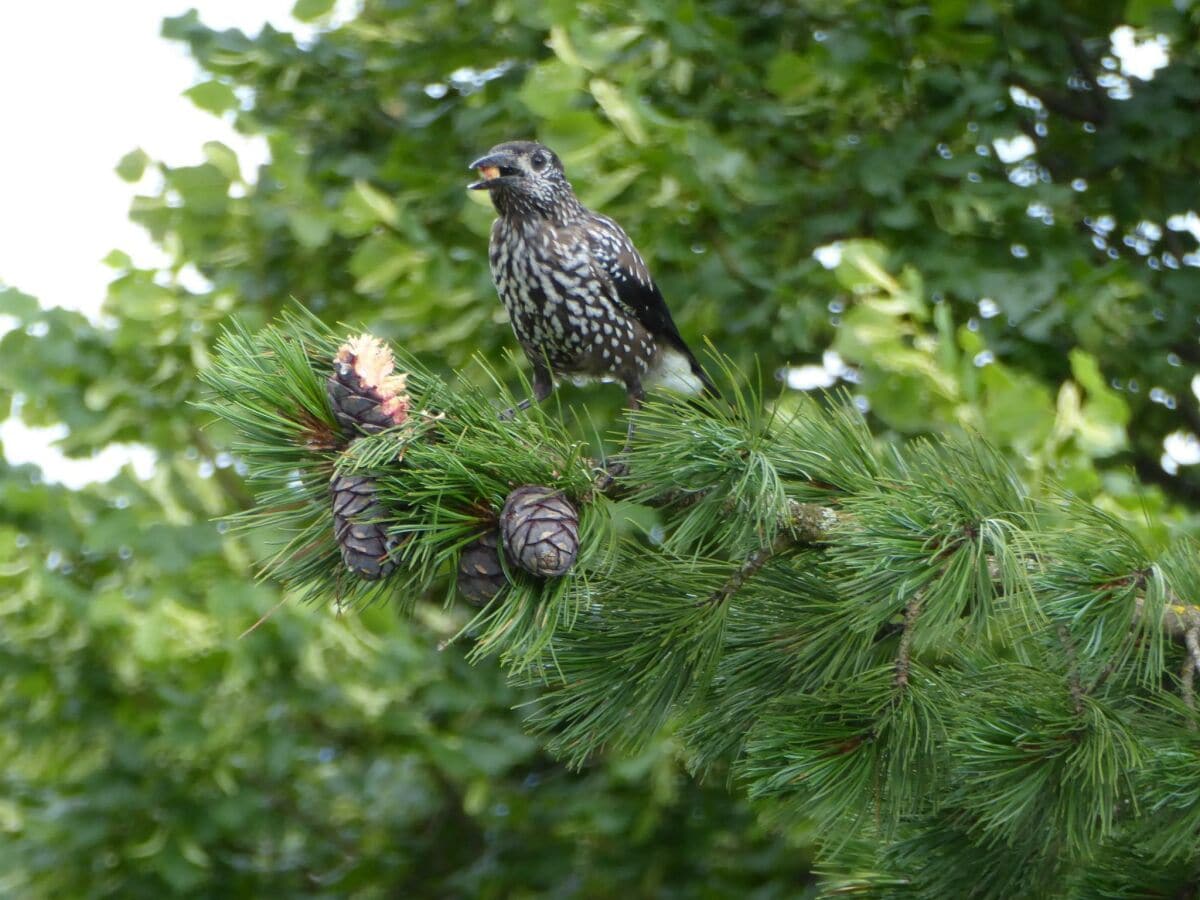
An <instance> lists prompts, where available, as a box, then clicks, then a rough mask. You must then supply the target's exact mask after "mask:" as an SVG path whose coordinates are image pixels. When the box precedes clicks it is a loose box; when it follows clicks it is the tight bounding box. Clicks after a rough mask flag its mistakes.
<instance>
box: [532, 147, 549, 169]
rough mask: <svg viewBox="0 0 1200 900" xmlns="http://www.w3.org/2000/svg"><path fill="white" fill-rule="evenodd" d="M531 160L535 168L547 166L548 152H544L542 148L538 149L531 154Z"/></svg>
mask: <svg viewBox="0 0 1200 900" xmlns="http://www.w3.org/2000/svg"><path fill="white" fill-rule="evenodd" d="M529 161H530V162H531V163H533V167H534V168H535V169H544V168H546V154H545V153H543V152H542V151H541V150H539V151H537V153H535V154H533V156H531V157H530V158H529Z"/></svg>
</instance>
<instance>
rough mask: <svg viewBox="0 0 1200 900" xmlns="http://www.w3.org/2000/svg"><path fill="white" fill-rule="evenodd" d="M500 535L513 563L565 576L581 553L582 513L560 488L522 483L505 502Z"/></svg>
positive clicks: (539, 572)
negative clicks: (569, 501)
mask: <svg viewBox="0 0 1200 900" xmlns="http://www.w3.org/2000/svg"><path fill="white" fill-rule="evenodd" d="M500 535H501V537H502V538H503V539H504V552H505V554H506V555H507V556H508V559H509V561H510V562H513V563H516V564H517V565H519V566H520V567H521V568H522V569H524V570H525V571H526V572H529V573H531V574H533V575H541V576H548V575H562V574H563V573H564V572H566V571H567V570H568V569H570V568H571V566H572V565H573V564H574V562H575V557H576V556H577V555H578V554H579V514H578V513H577V512H575V507H573V506H571V504H570V503H568V502H567V498H566V497H564V496H563V495H562V492H561V491H556V490H553V489H552V488H548V487H542V486H541V485H536V484H526V485H522V486H521V487H519V488H514V489H513V491H512V493H510V494H509V495H508V499H507V500H505V501H504V510H503V511H502V512H501V513H500Z"/></svg>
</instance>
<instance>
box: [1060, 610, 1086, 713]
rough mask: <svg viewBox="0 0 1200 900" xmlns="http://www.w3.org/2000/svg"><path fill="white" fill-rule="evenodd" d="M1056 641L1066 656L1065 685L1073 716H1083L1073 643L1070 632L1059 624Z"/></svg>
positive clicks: (1081, 695) (1077, 666)
mask: <svg viewBox="0 0 1200 900" xmlns="http://www.w3.org/2000/svg"><path fill="white" fill-rule="evenodd" d="M1058 640H1059V642H1060V643H1061V644H1062V647H1063V652H1064V653H1066V655H1067V685H1068V686H1069V688H1070V691H1071V705H1072V706H1073V707H1074V708H1075V715H1077V716H1079V715H1083V683H1082V682H1081V681H1080V680H1079V661H1078V660H1077V659H1076V657H1075V643H1074V641H1072V640H1071V632H1070V631H1068V630H1067V626H1066V625H1063V624H1061V623H1060V624H1059V626H1058Z"/></svg>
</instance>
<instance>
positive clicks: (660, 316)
mask: <svg viewBox="0 0 1200 900" xmlns="http://www.w3.org/2000/svg"><path fill="white" fill-rule="evenodd" d="M585 230H586V232H587V241H588V246H589V249H590V251H591V257H592V260H593V261H594V263H595V264H596V266H597V267H598V268H599V269H600V270H601V271H602V272H603V273H604V275H606V276H607V280H608V281H609V283H610V284H612V286H613V289H614V290H615V291H616V294H617V298H616V299H617V300H618V302H619V303H620V304H621V305H622V306H623V307H625V308H626V309H628V310H629V312H630V313H632V314H633V316H634V317H635V318H636V319H637V320H638V321H639V322H641V323H642V325H643V326H645V328H646V330H647V331H649V332H650V334H651V335H653V337H654V339H655V340H657V341H660V342H662V343H665V344H668V345H669V346H671V347H673V348H674V349H676V350H678V351H680V352H681V353H683V354H684V355H685V356H686V357H687V359H688V362H689V363H690V364H691V367H692V372H693V374H695V375H696V377H697V378H699V379H700V380H701V381H702V382H703V383H704V386H705V387H706V388H707V389H708V390H709V391H710V392H712V393H714V394H715V393H716V392H717V391H716V387H715V386H714V385H713V383H712V381H711V380H710V379H709V377H708V376H707V375H706V374H705V373H704V370H703V369H701V368H700V363H698V362H697V361H696V357H695V355H694V354H693V353H692V351H691V350H690V349H689V348H688V345H687V344H686V343H684V340H683V337H682V335H680V333H679V329H678V328H677V327H676V325H675V320H674V319H672V318H671V311H670V310H669V309H667V302H666V301H665V300H664V299H663V295H662V291H660V290H659V289H658V285H657V284H655V283H654V279H653V278H651V277H650V270H649V269H648V268H646V262H645V260H643V259H642V255H641V254H640V253H638V251H637V248H636V247H635V246H633V241H631V240H630V239H629V235H627V234H626V233H625V231H624V229H623V228H621V226H620V225H618V224H617V223H616V222H614V221H613V220H612V219H610V218H608V216H602V215H599V214H598V213H591V215H590V216H589V217H588V221H587V224H586V226H585Z"/></svg>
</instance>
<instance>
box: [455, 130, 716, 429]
mask: <svg viewBox="0 0 1200 900" xmlns="http://www.w3.org/2000/svg"><path fill="white" fill-rule="evenodd" d="M471 168H473V169H478V170H479V171H480V173H481V174H482V175H483V178H482V179H481V180H480V181H477V182H475V183H474V184H472V185H471V188H472V189H474V190H486V191H488V192H489V194H490V195H491V199H492V204H493V205H494V206H495V208H496V212H498V213H499V218H497V219H496V221H495V223H494V224H493V226H492V238H491V245H490V254H489V257H490V261H491V269H492V279H493V281H494V282H495V284H496V290H497V292H498V293H499V294H500V299H501V301H503V303H504V306H505V308H506V309H507V310H508V315H509V318H510V319H511V320H512V326H513V331H514V332H516V336H517V340H518V341H519V342H520V344H521V347H522V349H523V350H524V351H525V355H526V356H527V357H528V358H529V361H530V364H531V365H532V366H533V389H534V399H535V400H537V401H541V400H543V399H545V398H546V397H547V396H548V395H549V394H550V392H551V391H552V390H553V388H554V379H553V376H554V375H566V376H582V377H588V378H597V379H600V380H603V381H619V382H621V383H622V384H623V385H624V386H625V390H626V392H627V393H628V395H629V405H630V407H631V408H633V409H636V408H637V407H638V406H639V405H640V403H641V401H642V398H643V397H644V395H645V389H646V387H647V386H649V385H654V384H661V385H663V386H666V387H670V388H673V389H675V390H678V391H683V392H685V393H690V394H699V393H701V392H702V391H707V392H710V393H713V394H715V393H716V389H715V388H714V387H713V385H712V382H711V381H710V380H709V378H708V376H707V375H706V374H705V373H704V371H703V370H702V369H701V368H700V365H699V363H697V361H696V357H695V356H694V355H693V354H692V352H691V350H689V349H688V346H687V344H686V343H684V340H683V338H682V337H681V336H680V334H679V329H678V328H676V327H675V322H674V321H673V320H672V318H671V313H670V311H669V310H668V309H667V305H666V303H665V301H664V300H663V296H662V293H661V292H660V291H659V289H658V286H657V285H656V284H655V283H654V280H653V279H652V278H651V277H650V272H649V270H648V269H647V268H646V263H645V261H644V260H643V259H642V257H641V255H640V254H639V253H638V251H637V248H636V247H634V246H633V242H632V241H631V240H630V239H629V236H628V235H627V234H625V232H624V231H623V230H622V229H621V226H620V225H618V224H617V223H616V222H614V221H613V220H612V219H609V218H608V217H606V216H602V215H599V214H598V213H594V212H592V211H591V210H589V209H587V208H586V207H585V206H584V205H583V204H582V203H580V202H579V200H578V199H577V198H576V197H575V192H574V190H573V189H572V188H571V184H570V182H568V181H567V179H566V176H565V174H564V173H563V167H562V163H561V162H560V161H559V159H558V157H557V156H555V154H554V153H553V152H552V151H551V150H550V149H549V148H547V147H544V146H542V145H541V144H537V143H533V142H531V141H513V142H510V143H506V144H500V145H498V146H496V147H493V148H492V149H491V150H489V151H488V153H487V155H486V156H484V157H482V158H481V159H477V160H476V161H475V162H473V163H472V164H471ZM530 402H531V401H525V402H524V403H522V404H521V407H522V408H524V407H525V406H528V405H529V403H530ZM631 434H632V428H631Z"/></svg>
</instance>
